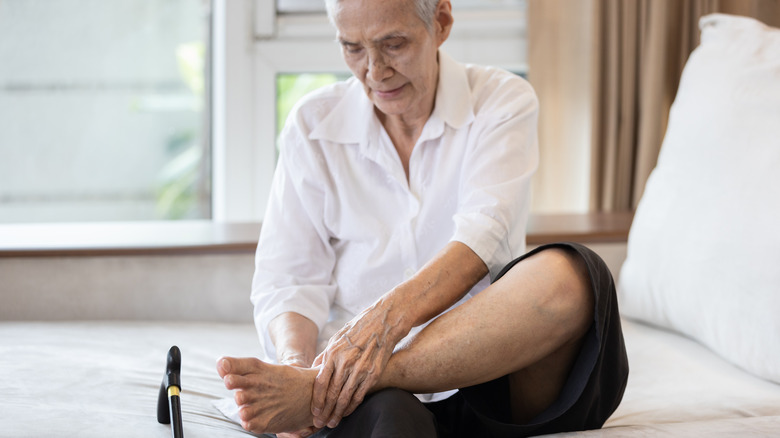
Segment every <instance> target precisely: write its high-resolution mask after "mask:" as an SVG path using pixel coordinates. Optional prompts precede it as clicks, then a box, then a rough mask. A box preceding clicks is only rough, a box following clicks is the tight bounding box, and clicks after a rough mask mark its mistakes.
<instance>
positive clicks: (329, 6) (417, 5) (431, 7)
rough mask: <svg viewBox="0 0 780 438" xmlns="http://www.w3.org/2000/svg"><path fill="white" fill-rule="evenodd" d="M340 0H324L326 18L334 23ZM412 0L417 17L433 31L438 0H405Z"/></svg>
mask: <svg viewBox="0 0 780 438" xmlns="http://www.w3.org/2000/svg"><path fill="white" fill-rule="evenodd" d="M340 1H341V0H325V9H326V10H327V11H328V19H330V22H331V23H333V24H334V25H335V21H334V20H333V18H334V16H335V14H336V8H337V7H338V4H339V2H340ZM406 1H407V2H408V1H411V2H414V9H415V12H416V13H417V17H418V18H420V20H422V22H423V24H425V28H426V29H428V31H429V32H431V31H433V18H434V15H435V14H436V6H438V5H439V0H406Z"/></svg>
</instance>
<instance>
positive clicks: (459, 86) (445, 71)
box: [309, 50, 474, 144]
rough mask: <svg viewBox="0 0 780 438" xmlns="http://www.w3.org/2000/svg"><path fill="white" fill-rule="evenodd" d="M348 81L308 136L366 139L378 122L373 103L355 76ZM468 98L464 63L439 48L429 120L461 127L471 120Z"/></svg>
mask: <svg viewBox="0 0 780 438" xmlns="http://www.w3.org/2000/svg"><path fill="white" fill-rule="evenodd" d="M349 81H350V82H351V83H350V84H349V87H348V88H347V91H346V93H345V94H344V97H343V98H342V99H341V100H340V101H339V102H338V103H337V104H336V106H335V107H334V108H333V110H332V111H331V112H330V114H328V116H326V117H325V118H324V119H323V120H322V121H321V122H320V123H319V124H318V125H317V126H316V127H315V128H314V129H313V130H312V131H311V133H310V134H309V138H310V139H311V140H327V141H332V142H335V143H361V144H365V143H367V142H368V139H369V136H371V135H372V134H371V132H372V129H371V128H372V127H374V126H376V123H378V120H377V117H376V115H375V114H374V104H373V103H372V102H371V101H370V100H369V99H368V97H367V96H366V93H365V91H364V89H363V85H362V84H361V83H360V81H358V80H357V79H355V78H352V79H350V80H349ZM471 100H472V99H471V87H470V85H469V82H468V77H467V76H466V69H465V67H464V66H463V65H461V64H458V63H457V62H455V60H454V59H452V57H450V56H449V55H448V54H446V53H445V52H444V51H442V50H439V84H438V86H437V89H436V102H435V104H434V109H433V113H432V114H431V117H430V119H429V122H433V123H434V124H437V123H436V122H437V121H442V122H444V123H446V124H448V125H450V126H451V127H453V128H455V129H458V128H462V127H463V126H465V125H467V124H469V123H471V122H472V121H473V120H474V111H473V105H472V102H471ZM442 128H443V126H442ZM435 130H436V131H440V130H439V129H435Z"/></svg>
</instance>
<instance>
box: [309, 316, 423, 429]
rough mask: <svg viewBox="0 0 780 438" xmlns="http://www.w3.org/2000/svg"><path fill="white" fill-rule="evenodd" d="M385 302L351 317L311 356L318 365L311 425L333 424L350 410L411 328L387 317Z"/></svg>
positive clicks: (350, 411) (372, 384) (353, 408)
mask: <svg viewBox="0 0 780 438" xmlns="http://www.w3.org/2000/svg"><path fill="white" fill-rule="evenodd" d="M385 304H386V303H383V302H381V301H380V302H378V303H377V304H375V305H374V306H372V307H370V308H369V309H367V310H366V311H364V312H363V313H361V314H360V315H358V316H357V317H355V319H353V320H352V321H350V322H349V323H348V324H347V325H346V326H344V327H343V328H342V329H341V330H339V332H338V333H336V334H335V335H334V336H333V337H332V338H331V339H330V341H329V342H328V346H327V347H326V348H325V351H323V352H322V353H321V354H320V355H319V356H317V358H316V359H315V360H314V367H315V368H316V367H320V370H319V373H318V374H317V377H316V379H315V380H314V389H313V391H312V403H311V412H312V415H314V426H316V427H324V426H326V425H327V426H328V427H330V428H333V427H336V426H337V425H338V423H339V422H340V421H341V419H342V418H343V417H345V416H347V415H349V414H351V413H352V412H353V411H354V410H355V409H356V408H357V407H358V405H360V403H361V402H362V401H363V399H364V398H365V396H366V394H367V393H368V391H369V390H370V389H371V388H372V387H373V386H374V385H375V384H376V383H377V381H378V380H379V377H380V376H381V375H382V372H383V371H384V369H385V366H386V365H387V361H388V360H389V359H390V356H391V355H392V353H393V349H394V348H395V344H396V343H397V342H398V341H399V340H400V339H401V338H403V336H405V335H406V334H407V333H408V332H409V330H410V329H411V327H409V328H404V326H405V325H404V324H402V320H401V318H393V317H391V316H390V315H391V314H393V312H391V311H390V310H389V306H387V305H385ZM385 307H388V308H387V309H386V308H385Z"/></svg>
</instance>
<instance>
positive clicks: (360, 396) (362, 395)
mask: <svg viewBox="0 0 780 438" xmlns="http://www.w3.org/2000/svg"><path fill="white" fill-rule="evenodd" d="M370 386H371V385H370V384H369V383H368V380H364V381H363V383H361V384H360V386H358V389H357V391H355V395H353V396H352V403H350V405H349V406H347V409H345V410H344V417H349V416H350V415H352V413H353V412H355V409H357V408H358V406H360V404H361V403H363V400H365V399H366V394H368V389H369V387H370Z"/></svg>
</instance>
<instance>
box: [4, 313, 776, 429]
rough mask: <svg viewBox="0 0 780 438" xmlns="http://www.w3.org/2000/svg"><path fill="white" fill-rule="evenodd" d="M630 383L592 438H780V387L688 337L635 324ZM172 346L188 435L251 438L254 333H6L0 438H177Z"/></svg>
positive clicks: (86, 329)
mask: <svg viewBox="0 0 780 438" xmlns="http://www.w3.org/2000/svg"><path fill="white" fill-rule="evenodd" d="M624 333H625V337H626V343H627V346H628V354H629V363H630V367H631V373H630V377H629V382H628V388H627V390H626V394H625V397H624V399H623V403H622V404H621V406H620V407H619V408H618V410H617V411H616V412H615V414H614V415H613V416H612V418H610V420H609V421H608V422H607V424H606V425H605V429H602V430H599V431H588V432H582V433H578V434H558V436H573V435H581V436H583V437H591V436H596V437H620V436H699V435H701V436H735V435H736V436H780V385H776V384H773V383H771V382H768V381H765V380H761V379H758V378H755V377H753V376H751V375H749V374H747V373H745V372H743V371H742V370H739V369H737V368H736V367H734V366H732V365H730V364H728V363H726V362H724V361H722V360H721V359H719V358H718V357H717V356H715V355H714V354H712V353H711V352H710V351H709V350H707V349H706V348H704V347H702V346H700V345H699V344H697V343H695V342H693V341H691V340H689V339H685V338H682V337H680V336H678V335H675V334H672V333H669V332H666V331H663V330H658V329H655V328H652V327H648V326H645V325H642V324H639V323H635V322H632V321H624ZM171 345H178V346H179V348H181V350H182V396H181V397H182V412H183V413H182V416H183V420H184V432H185V436H187V437H189V438H193V437H194V438H197V437H247V436H251V435H250V434H248V433H246V432H245V431H243V430H242V429H241V428H240V427H239V426H238V425H236V424H235V423H233V422H232V421H230V420H228V419H226V418H225V417H224V416H222V414H220V412H219V411H218V410H217V409H216V408H215V407H214V405H213V402H214V401H215V400H218V399H222V398H224V397H229V396H230V392H229V391H227V390H225V388H224V387H223V386H222V382H221V380H220V379H219V377H218V376H217V374H216V371H215V368H214V366H215V361H216V359H217V357H219V356H221V355H235V356H250V355H258V354H259V353H260V351H259V344H258V342H257V339H256V332H255V330H254V328H253V327H252V325H251V324H214V323H183V322H177V323H161V322H113V321H103V322H98V321H95V322H45V323H44V322H40V323H29V322H2V323H0V357H1V358H2V359H0V389H1V391H2V397H0V437H42V436H58V437H97V436H114V437H169V436H170V435H171V432H170V427H169V426H167V425H161V424H158V423H157V420H156V403H157V392H158V390H159V385H160V381H161V379H162V374H163V372H164V370H165V357H166V353H167V351H168V349H169V348H170V346H171Z"/></svg>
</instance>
